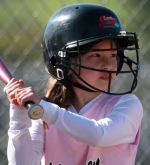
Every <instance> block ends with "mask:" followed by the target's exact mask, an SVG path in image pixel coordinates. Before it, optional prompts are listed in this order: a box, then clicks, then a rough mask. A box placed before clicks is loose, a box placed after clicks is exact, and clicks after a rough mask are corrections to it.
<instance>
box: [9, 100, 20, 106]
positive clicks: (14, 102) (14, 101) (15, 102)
mask: <svg viewBox="0 0 150 165" xmlns="http://www.w3.org/2000/svg"><path fill="white" fill-rule="evenodd" d="M11 103H12V104H15V105H18V106H19V104H18V102H17V100H16V99H12V101H11Z"/></svg>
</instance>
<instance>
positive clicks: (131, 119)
mask: <svg viewBox="0 0 150 165" xmlns="http://www.w3.org/2000/svg"><path fill="white" fill-rule="evenodd" d="M99 97H101V95H100V96H98V97H97V98H95V99H93V100H92V101H91V102H89V103H88V104H87V105H85V106H84V107H83V108H82V109H81V110H80V111H79V113H77V112H76V110H75V109H74V107H73V106H70V107H69V108H68V110H67V111H66V110H65V109H63V108H60V107H59V106H57V105H56V104H52V103H49V102H46V101H44V100H41V102H40V105H41V106H42V107H43V108H44V115H43V117H42V120H44V121H46V122H47V123H48V124H49V125H51V126H52V127H56V128H58V129H59V130H61V131H62V132H64V133H66V134H68V135H70V136H71V137H73V138H75V139H76V140H78V141H81V142H84V143H86V144H88V145H90V146H91V147H92V148H95V147H98V146H101V147H105V146H112V145H117V144H122V143H132V142H134V140H135V137H136V134H137V131H138V129H139V126H140V123H141V120H142V117H143V109H142V105H141V103H140V101H139V100H138V98H137V97H136V96H135V95H132V94H128V95H124V96H123V97H121V98H120V99H119V100H118V101H117V103H116V104H115V106H114V107H113V111H112V112H111V113H110V114H109V115H108V116H107V117H106V118H104V119H101V120H99V121H96V120H94V119H88V118H85V117H83V116H82V114H84V113H85V112H86V111H87V110H88V109H89V108H90V107H91V106H92V105H93V104H94V102H95V101H96V100H97V99H98V98H99ZM42 120H41V119H39V120H34V121H32V122H31V119H30V118H29V117H28V115H27V110H26V109H24V108H21V107H19V106H15V105H13V104H11V105H10V129H9V131H8V135H9V143H8V151H7V152H8V159H9V165H20V164H21V165H38V164H39V162H40V160H41V158H42V156H43V155H44V136H45V135H44V133H45V132H44V130H43V127H42ZM83 130H84V131H83ZM93 135H94V136H93Z"/></svg>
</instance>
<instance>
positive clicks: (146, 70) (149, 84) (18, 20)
mask: <svg viewBox="0 0 150 165" xmlns="http://www.w3.org/2000/svg"><path fill="white" fill-rule="evenodd" d="M74 3H95V4H100V5H104V6H106V7H108V8H110V9H112V10H113V11H115V12H116V13H117V15H118V16H119V18H120V20H121V22H122V25H123V28H124V30H126V31H129V32H137V33H138V36H139V45H140V47H141V49H140V51H139V53H140V65H141V69H140V71H139V78H138V86H137V88H136V90H135V91H134V93H135V94H136V95H137V96H138V98H139V99H140V100H141V102H142V104H143V107H144V117H143V121H142V126H141V128H142V129H141V139H140V144H139V148H138V153H137V157H136V165H149V164H150V127H149V126H150V0H61V1H60V0H42V1H41V0H23V1H21V0H1V1H0V56H1V57H2V59H3V61H4V62H5V64H6V65H7V67H8V68H9V69H10V71H11V73H12V75H13V76H14V77H15V78H17V79H24V81H25V83H26V86H32V87H34V89H35V90H36V91H37V92H39V91H40V89H41V86H42V84H43V79H44V78H45V76H46V75H47V73H46V72H45V70H44V63H43V57H42V49H41V43H42V35H43V30H44V27H45V25H46V23H47V21H48V19H49V18H50V16H51V15H52V14H53V13H54V12H56V11H57V10H58V9H60V8H62V7H64V6H66V5H70V4H74ZM79 26H80V25H79ZM127 80H128V77H126V80H123V81H127ZM123 81H122V84H123V83H124V82H123ZM3 88H4V84H3V83H2V82H0V91H1V92H0V165H8V160H7V142H8V135H7V131H8V128H9V101H8V100H7V98H6V96H5V95H4V93H3Z"/></svg>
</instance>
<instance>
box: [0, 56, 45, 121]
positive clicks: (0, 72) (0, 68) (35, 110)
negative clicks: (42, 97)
mask: <svg viewBox="0 0 150 165" xmlns="http://www.w3.org/2000/svg"><path fill="white" fill-rule="evenodd" d="M12 78H13V76H12V75H11V74H10V72H9V70H8V69H7V67H6V65H5V63H4V62H3V60H2V58H1V57H0V80H1V81H2V82H4V83H5V84H8V83H9V81H10V80H11V79H12ZM25 106H26V108H27V109H28V116H29V117H30V118H31V119H33V120H37V119H39V118H41V117H42V116H43V113H44V110H43V107H42V106H41V105H39V104H34V103H33V102H32V101H27V102H26V103H25Z"/></svg>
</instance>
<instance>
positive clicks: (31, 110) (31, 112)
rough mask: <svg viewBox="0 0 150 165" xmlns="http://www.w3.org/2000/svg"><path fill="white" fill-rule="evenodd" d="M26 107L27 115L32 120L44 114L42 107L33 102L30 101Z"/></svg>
mask: <svg viewBox="0 0 150 165" xmlns="http://www.w3.org/2000/svg"><path fill="white" fill-rule="evenodd" d="M26 107H27V108H28V116H29V117H30V118H31V119H33V120H37V119H40V118H41V117H42V116H43V114H44V110H43V107H42V106H41V105H39V104H33V103H32V102H31V103H28V104H27V106H26Z"/></svg>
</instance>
